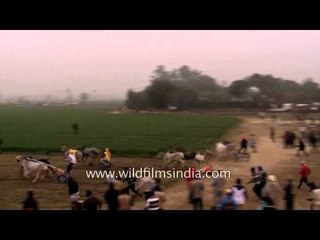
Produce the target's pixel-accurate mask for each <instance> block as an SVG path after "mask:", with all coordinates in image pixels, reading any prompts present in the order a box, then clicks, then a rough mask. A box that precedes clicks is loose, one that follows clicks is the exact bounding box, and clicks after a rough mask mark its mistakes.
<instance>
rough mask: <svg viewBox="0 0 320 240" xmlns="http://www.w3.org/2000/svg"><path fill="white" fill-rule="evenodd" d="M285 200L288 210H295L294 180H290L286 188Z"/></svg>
mask: <svg viewBox="0 0 320 240" xmlns="http://www.w3.org/2000/svg"><path fill="white" fill-rule="evenodd" d="M284 192H285V194H284V200H285V201H286V210H293V198H294V184H293V180H292V178H288V184H287V185H286V186H285V188H284Z"/></svg>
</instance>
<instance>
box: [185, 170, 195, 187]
mask: <svg viewBox="0 0 320 240" xmlns="http://www.w3.org/2000/svg"><path fill="white" fill-rule="evenodd" d="M195 174H196V169H195V168H193V167H191V168H189V169H188V176H187V177H186V182H187V186H188V188H189V187H190V184H191V182H192V181H193V179H194V178H195Z"/></svg>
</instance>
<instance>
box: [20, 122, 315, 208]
mask: <svg viewBox="0 0 320 240" xmlns="http://www.w3.org/2000/svg"><path fill="white" fill-rule="evenodd" d="M275 136H276V131H275V127H273V126H272V127H271V128H270V139H271V141H272V142H275V141H276V137H275ZM282 137H283V146H284V148H290V147H296V148H297V156H300V154H301V153H303V154H304V155H306V156H307V155H308V153H307V152H306V144H305V143H304V139H308V140H309V143H310V145H311V146H312V148H313V149H315V148H316V146H317V138H316V136H315V134H314V132H312V131H311V132H309V133H308V134H307V133H306V131H305V129H304V128H299V137H298V138H297V137H296V135H295V134H294V133H293V132H290V131H286V132H285V133H284V135H283V136H282ZM296 142H298V144H297V145H296V144H295V143H296ZM249 148H250V149H251V151H252V153H256V152H257V151H258V147H257V140H256V136H255V134H250V135H249V137H248V138H246V137H243V138H242V139H241V141H240V150H239V152H248V151H249V150H248V149H249ZM68 161H69V163H68V165H67V169H66V171H67V172H70V171H71V170H72V166H73V165H74V164H75V163H76V158H75V151H74V150H72V149H71V150H70V151H69V159H68ZM101 161H105V163H106V164H107V163H108V162H110V161H111V152H110V150H109V149H108V148H106V149H105V152H104V158H103V159H102V160H101ZM192 170H193V171H194V170H195V169H192ZM124 171H129V168H128V167H125V168H124ZM218 171H219V170H218ZM299 174H300V180H299V184H298V186H296V185H295V184H294V180H293V178H292V177H288V179H287V183H286V184H285V186H281V185H280V183H279V182H278V178H277V176H275V175H268V174H267V172H266V171H265V169H264V168H263V167H262V166H255V167H251V169H250V175H251V176H250V177H251V179H250V181H249V182H247V185H249V184H252V185H253V187H252V192H253V193H254V195H255V197H256V199H257V207H256V209H257V210H271V209H272V210H274V209H282V208H283V206H284V208H285V209H286V210H293V209H294V208H295V205H294V202H295V195H296V189H300V188H301V187H303V184H305V185H306V187H308V189H309V190H310V192H311V194H310V198H308V200H309V201H311V204H310V208H311V209H320V188H318V186H317V185H316V184H315V183H314V182H312V181H309V176H310V174H311V169H310V167H309V166H308V164H307V163H306V161H301V166H300V171H299ZM127 176H129V174H128V175H127ZM121 181H122V182H123V183H124V184H125V187H123V188H122V189H117V188H116V187H115V183H116V180H115V179H107V185H108V188H107V190H106V192H105V194H104V202H105V204H106V205H107V209H109V210H130V209H132V208H133V206H134V204H135V200H136V199H137V198H140V199H143V201H144V207H143V209H145V210H164V209H166V207H165V202H166V194H165V192H164V189H163V186H162V185H161V180H160V179H152V178H150V177H149V176H145V177H144V178H142V179H140V181H139V182H138V184H137V179H136V178H135V177H126V178H123V179H121ZM186 183H187V189H188V196H187V197H186V198H187V200H188V202H189V203H190V205H191V207H192V209H194V210H203V209H204V204H203V196H204V192H205V185H204V182H203V179H201V178H197V177H194V178H187V179H186ZM226 185H227V181H226V179H225V178H224V177H217V178H214V179H213V180H212V184H211V187H212V188H213V192H212V199H213V200H212V209H215V210H237V209H239V210H240V209H246V204H247V201H248V196H249V194H248V191H247V189H246V186H245V185H244V184H243V180H242V179H240V178H237V179H235V182H234V185H233V186H232V187H228V188H227V187H226ZM68 195H69V199H70V203H71V209H72V210H80V209H84V210H92V211H93V210H100V209H102V206H103V201H102V200H100V199H99V198H98V197H96V196H94V194H93V193H92V191H91V190H86V194H85V199H84V200H82V201H80V200H79V199H80V190H79V185H78V183H77V181H76V180H75V179H74V178H72V177H70V179H69V180H68ZM251 197H252V196H251ZM23 209H25V210H37V209H39V207H38V203H37V201H36V200H35V198H34V193H33V192H32V191H29V192H28V197H27V199H26V200H25V201H24V202H23Z"/></svg>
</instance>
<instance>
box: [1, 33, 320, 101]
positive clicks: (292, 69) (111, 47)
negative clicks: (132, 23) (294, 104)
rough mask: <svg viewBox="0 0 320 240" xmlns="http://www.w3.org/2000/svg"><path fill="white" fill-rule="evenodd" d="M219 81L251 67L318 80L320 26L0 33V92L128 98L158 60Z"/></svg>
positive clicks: (238, 75)
mask: <svg viewBox="0 0 320 240" xmlns="http://www.w3.org/2000/svg"><path fill="white" fill-rule="evenodd" d="M160 64H161V65H165V66H166V67H167V69H168V70H171V69H172V68H178V67H180V66H182V65H189V66H190V67H191V68H194V69H197V70H200V71H202V72H203V73H205V74H208V75H210V76H212V77H214V78H216V79H217V80H218V81H223V80H224V81H227V82H230V81H233V80H237V79H241V78H243V77H245V76H248V75H250V74H252V73H262V74H273V75H274V76H277V77H283V78H287V79H291V80H297V81H301V80H302V79H305V78H307V77H312V78H314V79H315V80H317V81H318V80H319V81H320V31H200V30H199V31H146V30H145V31H69V30H66V31H0V94H1V95H2V96H3V97H8V96H13V95H33V94H36V95H45V94H50V93H51V94H60V96H63V95H64V94H65V89H66V88H71V89H72V91H73V93H74V94H75V95H77V94H79V93H80V92H82V91H86V92H89V93H93V91H94V90H96V91H97V92H96V94H99V95H102V94H103V95H105V96H106V97H125V94H126V92H127V90H128V89H129V88H131V89H133V90H142V89H143V88H144V87H145V86H147V85H148V84H149V77H150V76H151V75H152V71H153V70H154V69H155V67H156V66H157V65H160Z"/></svg>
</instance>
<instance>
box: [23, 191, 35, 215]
mask: <svg viewBox="0 0 320 240" xmlns="http://www.w3.org/2000/svg"><path fill="white" fill-rule="evenodd" d="M23 210H28V211H32V210H38V202H37V201H36V200H35V199H34V197H33V192H32V191H29V192H28V197H27V198H26V200H25V201H24V202H23Z"/></svg>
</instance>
